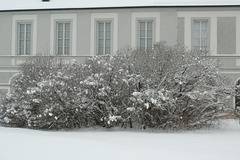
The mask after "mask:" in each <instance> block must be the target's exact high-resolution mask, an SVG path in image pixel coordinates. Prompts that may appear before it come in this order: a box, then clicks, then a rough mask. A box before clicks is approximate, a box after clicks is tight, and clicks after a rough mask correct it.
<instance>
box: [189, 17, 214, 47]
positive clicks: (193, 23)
mask: <svg viewBox="0 0 240 160" xmlns="http://www.w3.org/2000/svg"><path fill="white" fill-rule="evenodd" d="M197 21H198V22H200V30H199V32H200V33H199V36H200V37H199V41H200V44H199V46H198V47H199V48H198V49H196V48H195V46H194V38H195V37H194V31H195V28H194V26H195V22H197ZM202 22H207V40H206V49H205V50H204V49H202V48H201V46H202V40H201V37H202V28H201V27H202ZM209 24H210V19H209V18H193V19H192V40H191V42H192V49H196V50H202V51H208V50H209V48H210V26H209Z"/></svg>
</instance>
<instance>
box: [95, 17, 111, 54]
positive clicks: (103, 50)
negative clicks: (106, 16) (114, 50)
mask: <svg viewBox="0 0 240 160" xmlns="http://www.w3.org/2000/svg"><path fill="white" fill-rule="evenodd" d="M111 30H112V29H111V21H100V22H98V23H97V54H98V55H107V54H110V53H111V39H112V38H111V37H112V35H111Z"/></svg>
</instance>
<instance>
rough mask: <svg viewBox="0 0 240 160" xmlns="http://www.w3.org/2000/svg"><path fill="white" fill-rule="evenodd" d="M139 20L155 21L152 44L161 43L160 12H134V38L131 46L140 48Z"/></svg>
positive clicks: (132, 37)
mask: <svg viewBox="0 0 240 160" xmlns="http://www.w3.org/2000/svg"><path fill="white" fill-rule="evenodd" d="M139 20H140V21H141V20H146V21H147V20H149V21H153V40H152V44H153V45H154V43H156V42H159V41H160V40H161V38H160V36H161V35H160V12H133V13H132V36H131V42H132V44H131V46H132V47H133V48H136V47H138V46H139V40H138V39H139V30H138V26H139Z"/></svg>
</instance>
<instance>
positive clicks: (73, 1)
mask: <svg viewBox="0 0 240 160" xmlns="http://www.w3.org/2000/svg"><path fill="white" fill-rule="evenodd" d="M0 3H1V5H0V10H18V9H51V8H95V7H128V6H181V5H183V6H188V5H240V1H239V0H101V1H99V0H67V1H66V0H50V2H42V0H7V1H6V0H0Z"/></svg>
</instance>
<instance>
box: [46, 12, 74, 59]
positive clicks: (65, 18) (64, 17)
mask: <svg viewBox="0 0 240 160" xmlns="http://www.w3.org/2000/svg"><path fill="white" fill-rule="evenodd" d="M57 22H71V33H70V34H71V36H70V38H71V40H70V41H71V42H70V48H71V49H70V54H68V55H62V56H76V53H77V15H76V14H51V28H50V54H51V55H57V56H61V55H58V54H57V34H56V32H57V27H56V24H57Z"/></svg>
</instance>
